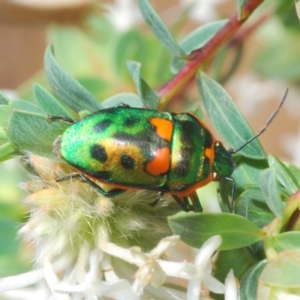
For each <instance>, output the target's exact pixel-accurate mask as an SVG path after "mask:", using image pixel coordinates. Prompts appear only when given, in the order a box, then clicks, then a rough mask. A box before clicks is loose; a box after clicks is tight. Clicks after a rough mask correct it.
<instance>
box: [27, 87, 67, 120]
mask: <svg viewBox="0 0 300 300" xmlns="http://www.w3.org/2000/svg"><path fill="white" fill-rule="evenodd" d="M33 92H34V96H35V99H36V101H37V102H38V103H39V105H40V106H41V108H42V109H44V110H45V111H46V112H47V113H48V114H50V115H53V116H60V117H67V118H72V115H71V114H70V113H69V112H68V111H67V110H66V109H65V108H64V107H63V106H62V105H61V104H60V103H59V101H58V100H57V99H55V97H53V96H52V95H51V94H50V93H49V92H48V91H47V90H45V89H44V88H43V87H42V86H41V85H38V84H35V85H34V87H33Z"/></svg>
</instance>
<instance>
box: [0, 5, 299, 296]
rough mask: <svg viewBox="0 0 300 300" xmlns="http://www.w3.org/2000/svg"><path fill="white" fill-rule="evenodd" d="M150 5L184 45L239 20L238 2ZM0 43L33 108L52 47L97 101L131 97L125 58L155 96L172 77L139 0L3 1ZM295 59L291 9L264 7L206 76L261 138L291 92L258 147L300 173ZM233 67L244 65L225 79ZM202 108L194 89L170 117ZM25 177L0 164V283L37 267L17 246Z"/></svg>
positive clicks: (10, 87) (0, 59)
mask: <svg viewBox="0 0 300 300" xmlns="http://www.w3.org/2000/svg"><path fill="white" fill-rule="evenodd" d="M281 2H284V3H281ZM151 3H152V4H153V6H154V7H155V9H156V10H157V11H158V12H159V15H160V16H161V17H162V19H163V20H164V21H165V23H166V24H167V25H168V27H169V28H171V29H172V32H173V33H174V36H175V37H176V39H178V40H181V38H182V37H184V36H185V35H186V34H187V33H188V32H190V31H191V30H192V29H194V28H196V27H199V26H200V25H201V24H206V23H208V22H212V21H216V20H221V19H226V18H229V17H231V16H232V15H233V13H234V12H235V1H234V0H202V1H201V0H198V1H195V3H194V1H184V0H182V1H179V0H178V1H176V0H167V1H159V0H151ZM193 3H194V4H193ZM191 5H194V7H193V8H192V9H191V7H192V6H191ZM103 16H105V17H104V18H103ZM0 41H1V42H0V89H1V90H3V91H4V92H5V93H6V94H7V95H8V97H11V98H18V99H24V100H28V101H33V102H34V97H33V95H32V84H33V82H38V83H40V84H42V85H44V86H47V83H46V79H45V75H44V73H43V57H44V52H45V49H46V47H47V45H49V43H52V44H53V45H54V51H55V57H56V59H57V60H58V62H59V63H60V64H61V66H62V67H63V68H64V69H65V70H66V71H68V72H69V73H71V74H72V75H73V76H74V77H75V78H76V79H77V80H78V81H79V82H80V83H81V84H83V85H84V86H85V87H86V88H87V89H89V90H90V91H91V92H93V94H95V95H96V96H97V97H98V99H100V100H101V99H105V98H107V97H109V96H111V95H113V94H114V93H117V92H129V91H132V92H134V85H133V83H132V80H131V78H130V76H129V73H128V71H127V68H126V64H125V62H126V60H129V59H133V60H137V61H141V62H142V66H143V67H142V73H143V76H144V78H145V79H146V81H148V82H149V83H150V85H151V87H152V88H154V89H157V88H159V87H161V86H162V85H164V84H165V83H166V82H167V81H168V79H170V78H171V76H172V75H171V73H170V71H169V70H163V72H161V71H159V72H158V71H157V70H158V69H159V68H158V67H157V66H158V65H159V63H160V60H161V59H163V57H165V56H164V55H166V54H165V52H164V51H165V50H164V49H161V45H160V44H159V43H158V42H157V41H156V39H155V37H154V36H153V35H152V33H151V32H150V31H149V29H148V28H147V26H146V25H145V23H144V21H143V20H142V18H141V16H140V14H139V12H138V8H137V3H136V2H135V1H130V0H116V1H96V0H60V1H56V0H43V1H40V0H12V1H9V0H7V1H1V2H0ZM299 51H300V24H299V19H298V17H297V15H296V11H295V7H294V3H293V1H279V0H278V1H277V0H272V1H266V2H265V3H264V7H261V8H259V9H258V10H257V12H255V14H254V15H253V16H252V17H251V18H250V20H249V21H248V22H246V24H244V26H243V28H241V30H240V31H239V32H238V34H237V35H236V39H235V40H234V42H232V44H229V45H227V46H226V49H225V51H223V52H222V53H219V54H220V55H219V58H220V60H221V63H220V64H219V65H218V64H217V63H215V62H214V63H213V64H212V66H210V68H209V75H210V76H212V77H214V78H216V79H219V80H220V81H221V82H222V84H224V87H225V88H226V90H227V91H228V93H229V94H230V95H231V96H232V98H233V99H234V100H235V102H236V104H237V105H238V107H239V108H240V110H241V111H242V113H243V114H244V116H245V118H246V120H247V121H248V122H249V124H250V125H251V126H252V128H253V130H254V131H255V132H257V131H258V130H259V129H260V128H261V127H262V126H263V125H264V124H265V122H266V120H267V119H268V118H269V116H270V115H271V113H272V112H273V111H274V110H275V109H276V107H277V105H278V103H279V101H280V99H281V98H282V96H283V94H284V92H285V90H286V88H289V94H288V98H287V101H286V103H285V105H284V107H283V108H282V110H281V111H280V113H279V115H278V116H277V117H276V119H275V121H274V122H273V123H272V125H271V126H269V128H268V130H267V131H266V133H264V134H263V135H262V136H261V138H260V140H261V142H262V144H263V146H264V148H265V150H266V152H267V153H270V154H273V155H275V156H278V157H279V158H280V159H282V160H285V161H287V162H288V163H293V164H296V166H298V167H299V166H300V101H299V95H300V90H299V80H300V56H299V53H300V52H299ZM221 54H222V55H223V56H222V55H221ZM222 59H223V60H222ZM234 61H238V64H237V65H238V66H237V68H235V69H234V72H231V73H230V72H229V73H228V70H229V69H230V67H231V66H232V65H234ZM226 64H229V66H227V65H226ZM181 100H182V101H181ZM198 100H199V96H198V92H197V89H196V87H195V86H191V87H190V90H189V92H188V93H186V94H185V95H184V96H183V99H175V100H174V101H172V102H171V103H169V104H168V106H167V107H166V109H167V110H171V111H182V110H185V111H187V110H193V109H195V103H196V102H197V101H198ZM197 105H198V104H197ZM16 168H17V170H18V171H17V172H16ZM16 174H17V175H16ZM26 176H27V175H26V172H25V171H24V170H23V169H22V168H21V167H20V166H19V163H17V162H16V161H15V160H10V161H7V162H4V163H1V165H0V228H1V230H0V277H2V276H5V275H7V274H14V273H19V272H21V271H24V270H27V269H28V268H29V266H30V263H31V256H30V248H26V246H25V247H24V245H23V247H19V241H18V240H16V239H15V236H16V234H17V230H18V228H19V227H20V226H21V224H22V222H23V221H24V219H25V218H26V208H24V207H20V206H19V205H18V204H19V203H20V199H22V198H24V197H25V195H24V194H23V193H22V190H21V189H19V188H17V185H19V182H22V181H24V180H25V179H26ZM8 241H9V242H8ZM28 247H29V246H28ZM0 299H1V296H0ZM15 299H19V298H15Z"/></svg>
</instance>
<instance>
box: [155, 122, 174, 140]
mask: <svg viewBox="0 0 300 300" xmlns="http://www.w3.org/2000/svg"><path fill="white" fill-rule="evenodd" d="M150 124H152V125H153V126H155V129H156V134H157V135H158V136H159V137H161V138H163V139H165V140H166V141H168V142H171V140H172V135H173V128H174V125H173V123H172V121H169V120H165V119H162V118H151V119H150Z"/></svg>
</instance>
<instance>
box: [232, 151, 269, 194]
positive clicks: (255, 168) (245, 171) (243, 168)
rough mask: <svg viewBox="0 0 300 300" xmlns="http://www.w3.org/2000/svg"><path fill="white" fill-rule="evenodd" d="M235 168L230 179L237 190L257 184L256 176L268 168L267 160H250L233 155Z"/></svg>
mask: <svg viewBox="0 0 300 300" xmlns="http://www.w3.org/2000/svg"><path fill="white" fill-rule="evenodd" d="M234 161H235V162H236V165H237V166H236V168H235V169H234V171H233V174H232V177H233V178H234V179H235V186H236V189H237V190H244V186H245V185H249V184H258V176H259V174H260V172H261V171H262V170H264V169H265V168H267V167H268V163H267V160H256V159H250V158H247V157H244V156H240V155H234Z"/></svg>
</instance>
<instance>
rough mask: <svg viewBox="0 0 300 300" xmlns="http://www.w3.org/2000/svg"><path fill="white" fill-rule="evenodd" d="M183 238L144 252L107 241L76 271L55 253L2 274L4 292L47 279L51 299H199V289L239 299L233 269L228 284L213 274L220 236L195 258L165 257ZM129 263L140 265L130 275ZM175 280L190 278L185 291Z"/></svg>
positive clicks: (86, 256) (79, 262)
mask: <svg viewBox="0 0 300 300" xmlns="http://www.w3.org/2000/svg"><path fill="white" fill-rule="evenodd" d="M178 241H179V237H178V236H175V235H173V236H169V237H166V238H163V239H162V240H161V241H160V242H159V243H158V245H157V246H156V247H155V248H154V249H153V250H151V251H150V252H148V253H143V252H142V250H141V249H140V248H139V247H131V248H128V249H126V248H122V247H119V246H117V245H116V244H113V243H109V242H102V243H101V244H100V245H99V247H98V248H97V249H94V250H92V251H88V249H82V251H81V253H80V257H79V259H78V260H77V262H76V263H75V264H74V265H73V268H72V270H64V269H63V266H64V265H65V264H64V262H63V261H60V260H59V259H58V260H56V261H55V262H52V261H51V258H50V257H45V258H44V261H43V268H42V269H39V270H35V271H31V272H28V273H25V274H22V275H18V276H12V277H7V278H3V279H0V291H5V290H13V289H16V288H22V287H26V286H29V285H32V284H34V283H38V282H39V281H41V280H42V279H43V278H44V279H45V280H46V283H47V285H48V287H49V289H50V294H51V296H50V297H49V299H57V300H75V299H76V300H80V299H82V300H83V299H85V300H88V299H116V300H125V299H130V300H138V299H166V300H167V299H189V300H194V299H195V300H196V299H199V298H200V294H201V295H204V296H205V295H206V296H208V295H209V291H212V292H214V293H218V294H225V299H230V300H235V299H239V290H238V288H237V284H236V279H235V277H234V275H233V272H232V271H230V272H229V274H228V276H227V278H226V280H225V285H224V284H222V283H221V282H220V281H218V280H217V279H216V278H214V277H213V276H212V275H211V272H212V268H213V264H214V260H215V258H216V255H215V253H216V251H217V249H218V247H219V246H220V244H221V242H222V239H221V237H220V236H214V237H211V238H210V239H209V240H208V241H207V242H206V243H204V245H203V246H202V247H201V249H200V250H199V251H198V252H197V254H196V257H195V261H194V262H193V263H188V262H174V261H171V260H166V259H162V257H163V258H164V256H165V255H166V254H167V251H168V250H170V249H171V248H173V247H174V246H175V245H176V244H177V242H178ZM114 258H117V259H119V260H120V261H121V262H126V264H124V274H126V275H127V276H126V275H125V276H124V278H120V277H119V276H118V275H117V274H116V272H115V271H114V269H113V267H112V264H111V260H112V259H114ZM126 265H127V266H130V265H135V266H136V267H137V268H138V269H137V271H136V272H135V274H134V276H131V273H130V272H129V268H128V267H127V269H126ZM128 274H129V275H128ZM170 279H177V280H178V279H181V280H182V279H183V280H186V281H188V284H187V288H186V291H185V292H184V290H185V288H184V287H183V286H180V285H176V284H174V283H173V284H172V286H171V287H170V285H165V284H166V283H170V282H169V280H170ZM173 282H175V281H174V280H173ZM167 286H168V287H167ZM27 299H29V298H27ZM30 299H32V298H30Z"/></svg>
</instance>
